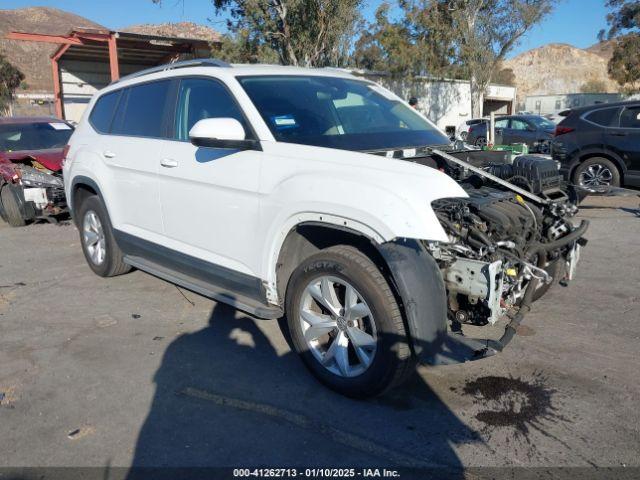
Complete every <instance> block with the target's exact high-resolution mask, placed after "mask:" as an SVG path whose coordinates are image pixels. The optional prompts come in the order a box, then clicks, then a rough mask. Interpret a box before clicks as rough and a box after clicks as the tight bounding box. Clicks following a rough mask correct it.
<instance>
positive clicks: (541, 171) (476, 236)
mask: <svg viewBox="0 0 640 480" xmlns="http://www.w3.org/2000/svg"><path fill="white" fill-rule="evenodd" d="M469 154H470V152H464V155H465V156H466V157H467V158H468V156H469ZM454 155H455V152H442V151H440V150H435V149H434V150H432V151H431V156H430V157H429V160H430V161H435V162H436V164H437V165H436V168H439V169H440V170H442V171H444V172H445V173H447V174H448V175H449V176H451V177H452V178H454V179H455V180H456V181H457V182H458V183H459V184H460V185H461V186H462V187H463V188H464V190H465V191H466V192H467V194H468V195H469V197H468V198H445V199H440V200H436V201H435V202H433V203H432V208H433V210H434V212H435V213H436V216H437V217H438V219H439V221H440V223H441V224H442V226H443V228H444V229H445V231H446V232H447V235H448V236H449V239H450V242H449V243H442V242H425V243H426V247H427V248H428V250H429V251H430V252H431V254H432V255H433V257H434V258H435V259H436V261H437V262H438V264H439V265H440V268H441V271H442V275H443V279H444V281H445V285H446V288H447V295H448V306H449V319H450V321H451V327H452V330H453V331H459V330H460V328H461V325H462V324H472V325H478V326H483V325H487V324H494V323H496V322H497V321H498V319H500V318H501V317H503V316H504V315H511V314H512V313H513V312H519V311H522V310H523V309H525V310H526V309H528V308H529V306H530V304H531V303H532V302H533V301H535V300H537V299H538V298H539V297H541V296H542V295H543V294H544V293H545V292H546V291H547V289H548V288H549V286H550V285H551V284H552V283H557V282H561V283H563V284H565V283H566V282H568V281H570V280H571V279H572V278H573V275H574V271H575V267H576V263H577V261H578V258H579V254H580V247H581V246H584V245H585V244H586V240H585V239H583V238H582V235H583V234H584V232H585V231H586V229H587V226H588V222H586V221H583V222H582V223H581V224H580V225H579V226H575V225H574V223H573V222H572V220H571V219H572V217H574V216H575V215H576V213H577V212H578V207H577V204H578V202H579V201H580V198H579V197H580V194H579V192H577V191H576V190H575V188H574V187H573V186H571V185H567V184H566V183H565V182H564V181H563V179H562V177H561V175H559V174H558V169H557V165H556V163H555V162H554V161H553V160H551V159H547V158H544V157H539V156H527V155H524V156H520V157H516V158H515V159H514V160H513V163H503V162H499V163H492V162H490V161H489V162H486V161H484V162H482V164H481V165H479V166H474V165H472V164H471V163H468V162H466V161H465V160H461V159H460V156H454ZM420 163H423V162H422V161H420Z"/></svg>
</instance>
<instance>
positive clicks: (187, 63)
mask: <svg viewBox="0 0 640 480" xmlns="http://www.w3.org/2000/svg"><path fill="white" fill-rule="evenodd" d="M187 67H224V68H227V67H231V65H229V64H228V63H227V62H225V61H223V60H218V59H216V58H194V59H193V60H182V61H180V62H174V63H165V64H163V65H158V66H157V67H151V68H146V69H144V70H140V71H139V72H134V73H132V74H130V75H125V76H124V77H121V78H119V79H118V80H115V81H113V82H111V83H117V82H120V81H122V80H129V79H131V78H137V77H142V76H144V75H149V74H151V73H156V72H164V71H165V70H175V69H177V68H187Z"/></svg>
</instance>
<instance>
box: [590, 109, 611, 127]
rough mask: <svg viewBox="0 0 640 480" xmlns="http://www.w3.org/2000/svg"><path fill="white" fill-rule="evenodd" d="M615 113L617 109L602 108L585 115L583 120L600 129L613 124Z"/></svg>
mask: <svg viewBox="0 0 640 480" xmlns="http://www.w3.org/2000/svg"><path fill="white" fill-rule="evenodd" d="M617 112H618V108H603V109H601V110H594V111H593V112H590V113H587V114H586V115H585V116H584V119H585V120H588V121H589V122H591V123H595V124H596V125H600V126H601V127H609V126H611V124H612V123H613V121H614V119H615V117H616V113H617Z"/></svg>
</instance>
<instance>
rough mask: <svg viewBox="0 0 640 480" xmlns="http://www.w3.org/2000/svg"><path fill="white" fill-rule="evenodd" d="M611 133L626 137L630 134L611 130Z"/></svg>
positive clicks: (615, 135)
mask: <svg viewBox="0 0 640 480" xmlns="http://www.w3.org/2000/svg"><path fill="white" fill-rule="evenodd" d="M609 135H613V136H614V137H626V136H627V135H629V134H628V133H627V132H610V133H609Z"/></svg>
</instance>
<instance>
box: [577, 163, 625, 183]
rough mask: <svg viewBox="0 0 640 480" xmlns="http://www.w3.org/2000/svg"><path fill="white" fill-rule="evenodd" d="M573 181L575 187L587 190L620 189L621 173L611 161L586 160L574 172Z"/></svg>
mask: <svg viewBox="0 0 640 480" xmlns="http://www.w3.org/2000/svg"><path fill="white" fill-rule="evenodd" d="M572 181H573V183H574V184H575V185H580V186H581V187H585V188H593V189H596V190H597V189H598V188H606V187H609V186H610V187H619V186H620V184H621V182H620V171H619V170H618V167H617V166H616V165H615V164H614V163H613V162H612V161H611V160H609V159H607V158H603V157H592V158H588V159H586V160H585V161H584V162H582V163H581V164H580V165H578V166H577V168H576V169H575V170H574V172H573V176H572Z"/></svg>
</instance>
